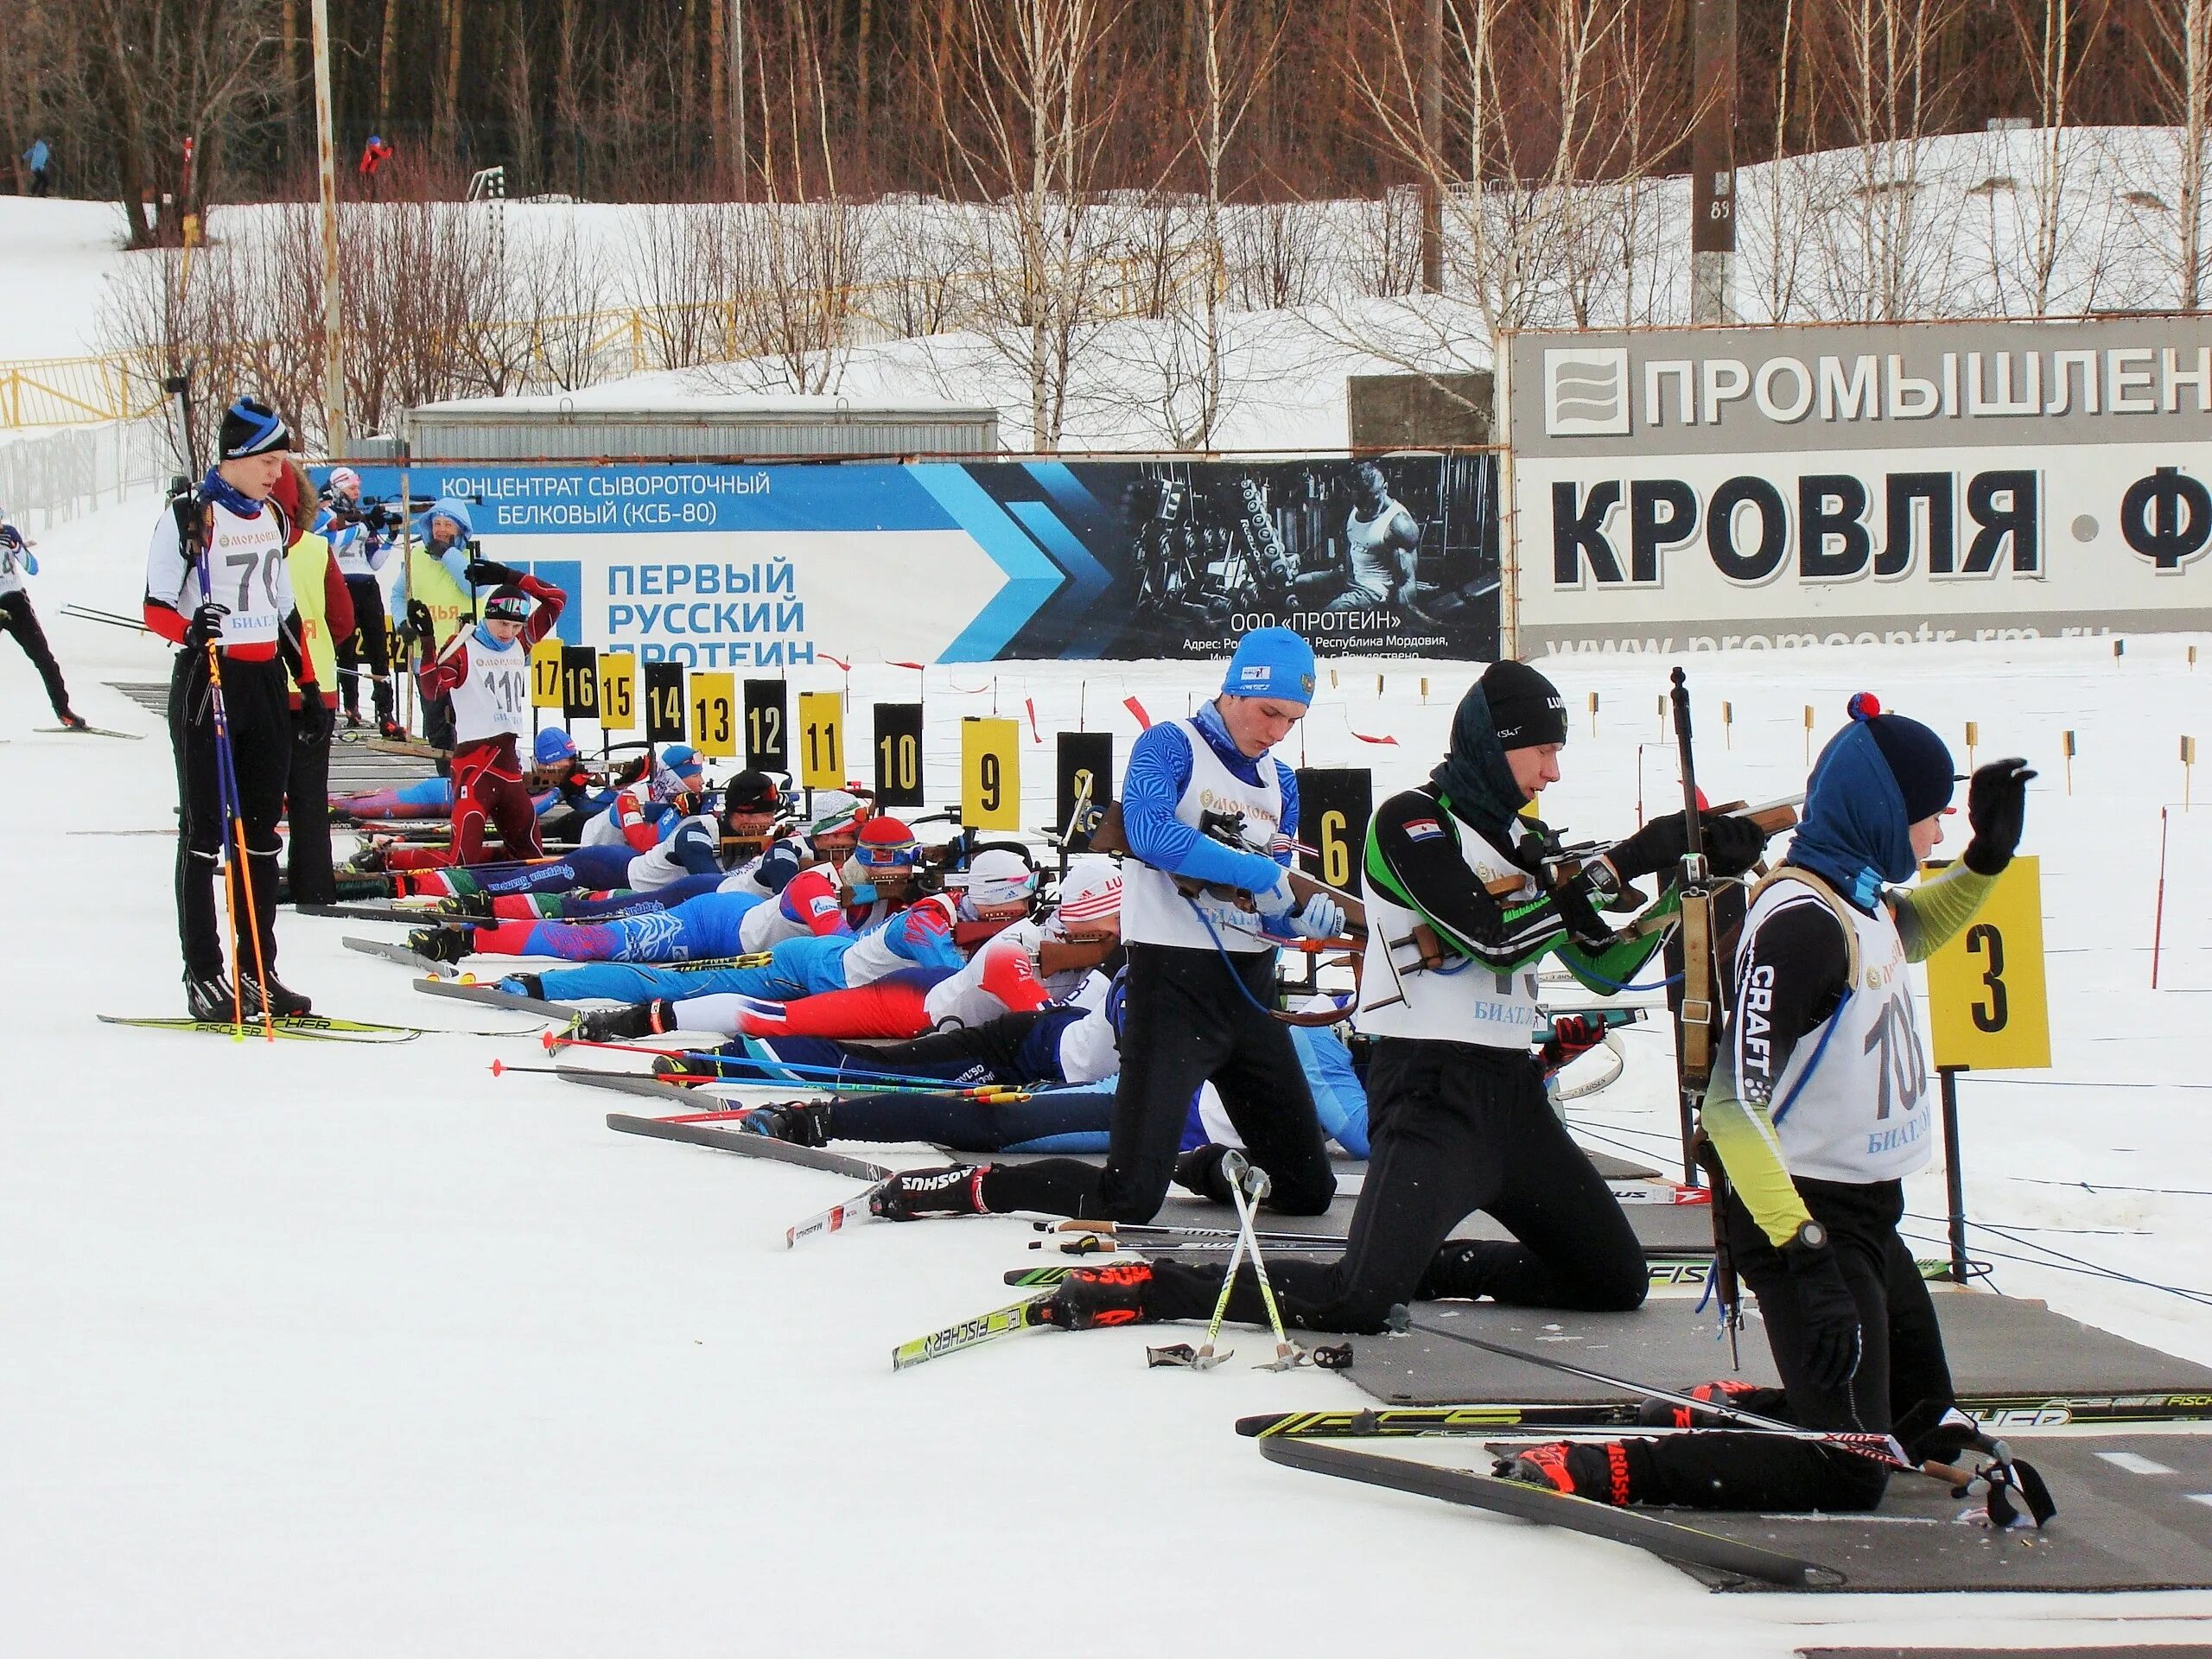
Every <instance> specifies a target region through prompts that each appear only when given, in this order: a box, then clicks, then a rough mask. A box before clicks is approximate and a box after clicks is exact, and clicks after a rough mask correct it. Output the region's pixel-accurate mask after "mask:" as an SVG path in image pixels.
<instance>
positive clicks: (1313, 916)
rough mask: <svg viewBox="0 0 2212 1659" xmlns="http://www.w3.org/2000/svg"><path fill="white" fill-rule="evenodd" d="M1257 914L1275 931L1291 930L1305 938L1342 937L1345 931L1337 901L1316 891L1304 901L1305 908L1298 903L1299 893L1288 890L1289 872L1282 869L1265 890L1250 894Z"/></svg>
mask: <svg viewBox="0 0 2212 1659" xmlns="http://www.w3.org/2000/svg"><path fill="white" fill-rule="evenodd" d="M1252 901H1253V903H1255V905H1257V906H1259V910H1260V914H1261V915H1262V916H1264V917H1266V918H1268V920H1269V921H1270V922H1273V923H1274V924H1275V930H1274V931H1276V932H1278V933H1284V932H1288V933H1294V934H1296V935H1297V936H1298V937H1299V938H1304V939H1334V938H1342V937H1343V936H1344V911H1343V909H1342V908H1341V907H1340V906H1338V903H1337V901H1336V900H1335V899H1332V898H1330V897H1329V895H1328V894H1326V893H1315V894H1314V895H1313V897H1312V898H1311V899H1307V900H1306V906H1305V908H1304V909H1302V910H1301V909H1300V908H1299V906H1298V895H1297V894H1296V893H1294V892H1293V891H1292V890H1291V886H1290V872H1289V871H1288V870H1285V871H1284V872H1283V873H1282V874H1281V875H1280V876H1278V877H1276V878H1275V884H1274V886H1273V887H1269V888H1268V890H1267V891H1266V892H1265V893H1254V894H1253V895H1252Z"/></svg>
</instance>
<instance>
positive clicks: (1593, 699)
mask: <svg viewBox="0 0 2212 1659" xmlns="http://www.w3.org/2000/svg"><path fill="white" fill-rule="evenodd" d="M1590 735H1591V736H1592V737H1593V738H1594V737H1596V736H1597V735H1598V694H1597V693H1596V692H1595V691H1592V693H1591V694H1590Z"/></svg>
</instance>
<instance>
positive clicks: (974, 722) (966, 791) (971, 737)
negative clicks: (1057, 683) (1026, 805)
mask: <svg viewBox="0 0 2212 1659" xmlns="http://www.w3.org/2000/svg"><path fill="white" fill-rule="evenodd" d="M960 822H961V823H963V824H965V825H967V826H968V828H969V829H1020V828H1021V728H1020V724H1019V722H1017V721H1011V720H980V719H975V718H972V717H971V718H969V719H966V720H963V721H961V722H960Z"/></svg>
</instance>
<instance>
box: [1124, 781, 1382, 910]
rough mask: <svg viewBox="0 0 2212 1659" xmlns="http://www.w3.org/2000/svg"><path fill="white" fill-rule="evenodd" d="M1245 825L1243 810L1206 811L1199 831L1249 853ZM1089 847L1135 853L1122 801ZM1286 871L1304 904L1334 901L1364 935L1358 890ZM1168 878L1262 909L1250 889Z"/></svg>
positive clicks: (1184, 887)
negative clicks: (1321, 899) (1317, 898)
mask: <svg viewBox="0 0 2212 1659" xmlns="http://www.w3.org/2000/svg"><path fill="white" fill-rule="evenodd" d="M1243 827H1244V816H1243V813H1241V812H1239V813H1221V812H1206V813H1203V814H1201V815H1200V817H1199V822H1198V830H1199V833H1200V834H1202V835H1205V836H1210V837H1211V839H1213V840H1215V841H1217V842H1221V843H1222V845H1224V847H1233V848H1235V849H1236V850H1237V851H1238V852H1240V853H1249V852H1250V851H1251V850H1252V847H1251V845H1250V843H1249V842H1247V841H1246V840H1245V839H1244V836H1243ZM1090 850H1091V851H1093V852H1094V853H1119V854H1122V855H1125V856H1134V855H1132V854H1130V853H1129V837H1128V831H1127V830H1126V829H1124V828H1123V827H1122V804H1121V803H1120V802H1119V801H1110V802H1109V803H1108V804H1107V806H1106V810H1104V811H1103V812H1102V813H1101V814H1100V815H1099V817H1098V825H1097V827H1096V829H1093V830H1092V831H1091V832H1090ZM1285 874H1287V875H1288V876H1289V878H1290V890H1291V893H1293V894H1294V896H1295V897H1296V899H1298V902H1299V903H1300V904H1301V905H1302V904H1304V903H1305V902H1306V900H1307V899H1312V898H1313V897H1314V896H1316V895H1317V894H1319V895H1320V896H1323V897H1325V898H1327V899H1331V900H1332V901H1333V902H1334V903H1335V905H1336V906H1337V908H1338V909H1339V910H1341V911H1343V912H1344V930H1345V931H1346V932H1348V933H1350V934H1351V935H1352V936H1353V937H1354V938H1363V937H1365V935H1366V932H1367V905H1366V902H1365V901H1364V900H1363V899H1361V898H1360V896H1359V895H1358V894H1357V893H1346V892H1345V891H1344V889H1343V888H1342V887H1331V886H1330V885H1329V884H1328V883H1327V882H1325V881H1316V880H1314V879H1313V877H1312V876H1310V875H1308V874H1306V873H1305V872H1304V871H1303V870H1300V869H1299V868H1296V867H1292V868H1290V869H1288V870H1287V871H1286V872H1285ZM1168 879H1169V880H1172V881H1173V882H1174V884H1175V890H1176V891H1177V892H1178V893H1182V894H1183V895H1184V896H1185V898H1190V899H1196V898H1198V897H1199V896H1201V895H1202V894H1203V895H1206V896H1209V897H1211V898H1215V899H1225V900H1227V901H1228V902H1229V903H1230V904H1233V905H1235V906H1236V907H1237V908H1238V909H1239V910H1249V911H1254V912H1256V911H1257V910H1258V908H1259V905H1258V901H1257V900H1256V899H1254V898H1253V896H1252V893H1251V891H1250V890H1249V888H1245V887H1224V886H1222V885H1221V884H1220V883H1218V882H1215V883H1207V882H1204V881H1199V880H1193V879H1192V877H1190V876H1187V875H1176V874H1173V873H1172V872H1170V873H1169V874H1168Z"/></svg>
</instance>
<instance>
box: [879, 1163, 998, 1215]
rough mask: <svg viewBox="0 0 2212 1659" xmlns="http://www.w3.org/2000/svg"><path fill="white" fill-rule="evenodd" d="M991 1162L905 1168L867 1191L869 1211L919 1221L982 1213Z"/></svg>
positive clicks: (987, 1212)
mask: <svg viewBox="0 0 2212 1659" xmlns="http://www.w3.org/2000/svg"><path fill="white" fill-rule="evenodd" d="M990 1167H991V1166H989V1165H988V1164H952V1165H950V1166H946V1167H944V1168H943V1169H908V1170H902V1171H900V1172H899V1173H898V1174H896V1175H893V1177H892V1178H891V1179H889V1180H887V1181H886V1182H884V1183H883V1185H880V1186H879V1187H877V1188H876V1190H875V1191H874V1192H872V1193H870V1194H869V1195H868V1213H869V1214H870V1215H872V1216H874V1217H876V1218H877V1219H878V1220H880V1221H920V1220H922V1219H924V1218H925V1217H931V1216H982V1215H988V1214H989V1213H990V1212H989V1211H988V1210H987V1209H985V1208H984V1205H983V1177H984V1176H986V1175H988V1173H990Z"/></svg>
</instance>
